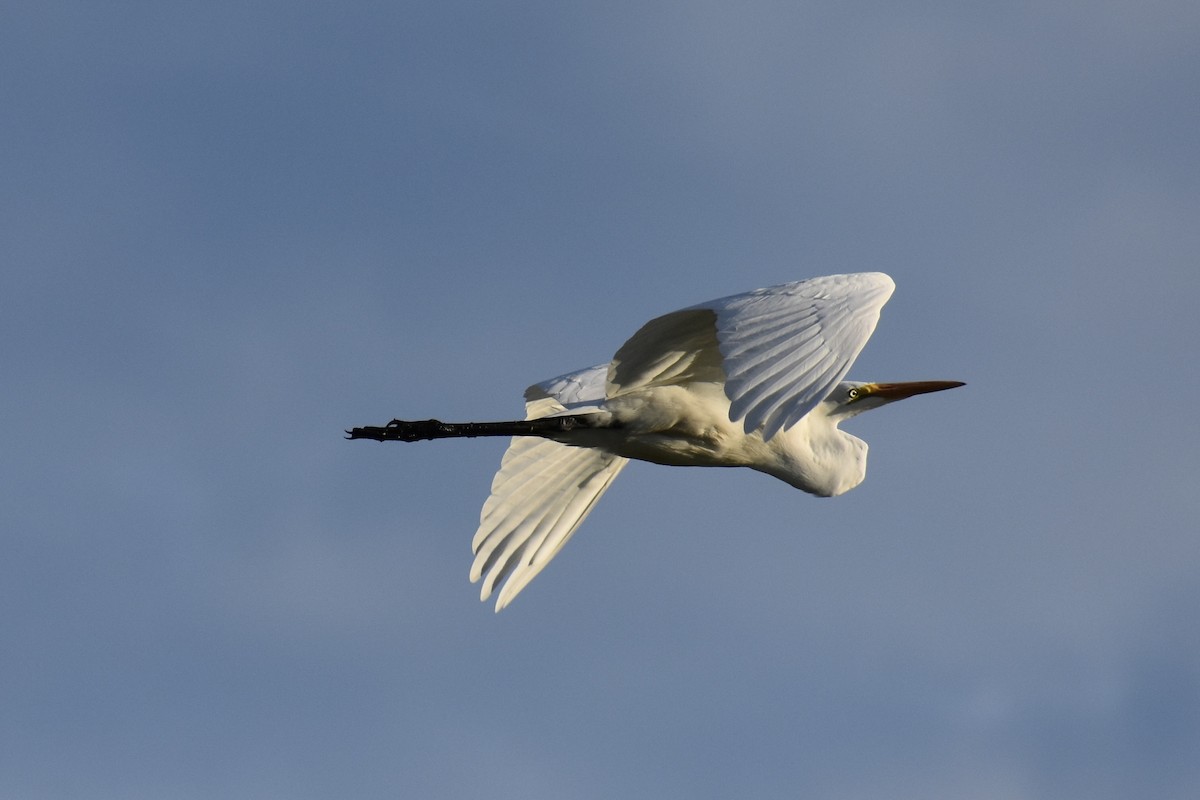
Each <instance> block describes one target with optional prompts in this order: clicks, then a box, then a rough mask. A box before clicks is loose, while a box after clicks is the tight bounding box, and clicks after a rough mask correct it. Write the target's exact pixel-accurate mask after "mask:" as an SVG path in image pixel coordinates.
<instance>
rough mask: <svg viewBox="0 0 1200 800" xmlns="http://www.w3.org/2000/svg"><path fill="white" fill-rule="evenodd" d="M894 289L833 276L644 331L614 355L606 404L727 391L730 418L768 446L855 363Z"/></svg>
mask: <svg viewBox="0 0 1200 800" xmlns="http://www.w3.org/2000/svg"><path fill="white" fill-rule="evenodd" d="M895 288H896V285H895V284H894V283H893V282H892V279H891V278H889V277H888V276H887V275H884V274H883V273H880V272H865V273H858V274H854V275H829V276H826V277H822V278H812V279H810V280H805V281H797V282H795V283H785V284H782V285H780V286H772V287H769V288H766V289H759V290H757V291H753V292H747V293H745V294H738V295H733V296H732V297H724V298H721V299H719V300H713V301H710V302H708V303H701V304H700V305H696V306H692V307H691V308H686V309H683V310H682V311H676V312H674V313H671V314H667V315H665V316H662V317H658V318H657V319H653V320H651V321H650V322H648V323H646V324H645V325H644V326H643V327H642V329H641V330H639V331H638V332H637V333H636V334H634V335H633V337H632V338H630V339H629V341H627V342H626V343H625V344H624V345H623V346H622V347H621V349H620V350H618V351H617V354H616V356H615V357H614V358H613V362H612V364H611V366H610V367H609V372H608V392H609V395H610V396H616V395H618V394H621V393H624V392H627V391H631V390H634V389H640V388H645V387H648V386H656V385H665V384H674V383H685V382H690V381H698V380H699V381H714V382H723V383H724V385H725V395H726V397H728V398H729V402H730V408H729V418H730V419H731V420H732V421H734V422H737V421H738V420H742V421H743V424H744V426H745V429H746V431H747V432H749V431H753V430H756V429H758V428H761V429H762V433H763V438H765V439H769V438H771V437H772V436H774V435H775V434H776V433H777V432H778V431H780V430H783V429H785V428H788V427H790V426H792V425H794V424H795V423H796V422H798V421H799V420H800V418H801V417H803V416H804V415H805V414H807V413H808V412H810V411H812V410H813V409H814V408H815V407H816V406H817V404H818V403H820V402H821V401H822V400H824V399H825V398H826V397H827V396H828V395H829V393H830V392H831V391H832V390H833V387H834V386H836V385H837V383H838V381H840V380H841V379H842V378H843V377H845V375H846V373H847V372H848V371H849V369H850V365H851V364H852V363H854V359H855V358H857V357H858V354H859V353H860V352H861V351H862V349H863V346H864V345H866V343H867V339H869V338H870V337H871V333H872V332H873V331H874V330H875V324H876V323H877V322H878V321H879V311H880V309H881V308H883V305H884V303H886V302H887V301H888V298H889V297H891V295H892V291H893V290H894V289H895Z"/></svg>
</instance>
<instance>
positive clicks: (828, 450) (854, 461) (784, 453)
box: [765, 414, 867, 497]
mask: <svg viewBox="0 0 1200 800" xmlns="http://www.w3.org/2000/svg"><path fill="white" fill-rule="evenodd" d="M810 418H812V419H810ZM776 442H778V443H777V444H776ZM770 444H771V445H773V449H774V450H775V453H776V459H775V464H774V465H773V468H772V469H771V470H769V473H770V474H771V475H774V476H775V477H776V478H779V479H780V480H782V481H784V482H786V483H789V484H791V485H792V486H795V487H796V488H797V489H802V490H803V491H806V492H809V493H810V494H815V495H818V496H820V497H834V496H836V495H839V494H842V493H844V492H848V491H850V490H851V489H853V488H854V487H855V486H858V484H860V483H862V480H863V478H864V477H866V474H867V443H866V442H864V441H863V440H862V439H859V438H857V437H855V436H851V435H850V434H848V433H846V432H845V431H842V430H839V429H838V428H837V426H836V425H834V424H833V423H832V422H831V421H830V420H829V419H828V418H822V417H820V416H816V417H814V414H809V415H808V416H807V417H805V418H804V419H801V420H800V421H799V422H798V423H797V424H796V425H795V426H793V427H791V428H789V429H788V430H786V431H780V432H779V433H778V434H776V435H775V437H774V438H772V440H771V442H770ZM765 471H767V470H765Z"/></svg>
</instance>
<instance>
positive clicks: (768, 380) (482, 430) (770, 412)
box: [350, 273, 962, 611]
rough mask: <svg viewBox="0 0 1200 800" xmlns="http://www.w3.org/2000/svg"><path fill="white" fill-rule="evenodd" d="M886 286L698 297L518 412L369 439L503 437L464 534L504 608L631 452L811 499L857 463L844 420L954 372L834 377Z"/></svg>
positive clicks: (400, 427)
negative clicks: (882, 379) (497, 461)
mask: <svg viewBox="0 0 1200 800" xmlns="http://www.w3.org/2000/svg"><path fill="white" fill-rule="evenodd" d="M894 288H895V285H894V284H893V283H892V280H891V278H889V277H888V276H886V275H883V274H882V273H860V274H855V275H832V276H828V277H824V278H813V279H810V280H807V281H798V282H796V283H789V284H783V285H781V286H775V287H770V288H768V289H759V290H757V291H754V292H747V293H745V294H740V295H734V296H732V297H727V298H722V299H720V300H714V301H711V302H709V303H703V304H700V305H697V306H693V307H691V308H686V309H683V310H681V311H676V312H672V313H670V314H666V315H664V316H661V317H657V318H655V319H653V320H651V321H650V322H648V323H646V324H645V325H644V326H642V328H641V330H639V331H638V332H637V333H635V334H634V335H633V336H632V337H631V338H630V339H629V340H628V341H627V342H626V343H625V344H624V345H623V346H622V347H621V348H620V349H619V350H618V351H617V353H616V355H615V356H614V357H613V359H612V360H611V361H610V362H607V363H604V364H598V365H596V366H594V367H589V368H587V369H583V370H579V371H577V372H572V373H567V374H566V375H561V376H559V377H557V378H553V379H551V380H548V381H544V382H542V383H539V384H535V385H534V386H531V387H529V389H528V390H526V392H525V400H526V418H525V420H524V421H512V422H497V423H442V422H438V421H437V420H427V421H422V422H406V421H402V420H393V421H392V422H391V423H389V424H388V425H387V426H383V427H368V428H355V429H354V430H352V431H351V432H350V436H351V438H370V439H377V440H380V441H387V440H401V441H416V440H419V439H433V438H445V437H454V436H502V435H503V436H513V437H514V438H513V440H512V443H511V444H510V446H509V449H508V451H507V452H506V453H505V455H504V459H503V461H502V462H501V465H500V471H499V472H497V474H496V477H495V479H494V480H493V482H492V493H491V496H490V497H489V498H488V500H487V502H486V503H485V504H484V507H483V511H482V513H481V515H480V526H479V530H478V532H477V533H476V534H475V538H474V540H473V543H472V547H473V549H474V551H475V562H474V565H473V566H472V569H471V579H472V580H473V581H476V580H480V579H482V580H483V585H482V588H481V599H486V598H487V597H488V596H490V594H491V593H492V591H493V589H494V588H495V587H496V585H497V584H498V583H499V582H500V581H501V580H504V579H507V580H506V581H505V583H504V586H503V589H502V590H501V592H500V597H499V598H498V600H497V603H496V610H497V611H499V610H500V609H501V608H503V607H504V606H505V605H507V604H508V603H509V602H510V601H511V600H512V598H513V597H515V596H516V594H517V593H518V592H520V591H521V589H522V588H524V587H525V585H527V584H528V582H529V581H530V580H532V578H533V577H534V576H535V575H537V573H538V572H540V571H541V570H542V568H543V567H545V565H546V564H547V563H548V562H549V561H550V559H551V558H553V556H554V555H555V554H556V553H557V552H558V550H559V549H560V548H561V547H562V546H563V544H565V543H566V541H567V539H569V538H570V536H571V534H572V533H574V531H575V529H576V528H577V527H578V525H579V523H580V522H582V521H583V519H584V517H586V516H587V514H588V512H590V511H591V508H592V506H593V505H594V503H595V502H596V501H597V500H598V499H599V498H600V496H601V495H602V494H603V493H604V492H605V490H607V488H608V486H609V484H611V482H612V480H613V479H614V478H615V477H616V475H617V474H618V473H619V472H620V471H621V469H622V468H623V467H624V466H625V464H626V463H627V462H628V460H629V459H636V460H640V461H650V462H653V463H656V464H665V465H667V466H698V467H749V468H750V469H754V470H758V471H760V472H763V473H766V474H768V475H771V476H774V477H776V478H779V479H780V480H782V481H784V482H786V483H788V484H790V485H792V486H794V487H796V488H797V489H801V490H803V491H805V492H809V493H811V494H815V495H820V496H834V495H838V494H841V493H843V492H846V491H849V490H850V489H853V488H854V487H855V486H857V485H858V484H859V483H861V482H862V480H863V478H864V476H865V475H866V463H867V445H866V443H865V442H863V441H862V440H860V439H858V438H856V437H854V436H851V435H850V434H848V433H846V432H844V431H842V430H840V429H839V427H838V426H839V424H840V423H841V422H842V421H844V420H846V419H849V418H850V417H853V416H855V415H857V414H859V413H861V412H862V411H865V410H868V409H870V408H876V407H878V406H881V405H883V404H885V403H888V402H891V401H893V400H898V399H901V398H903V397H910V396H912V395H914V394H921V393H926V392H934V391H940V390H942V389H949V388H952V387H954V386H961V385H962V384H961V383H959V382H957V381H924V382H915V383H890V384H888V383H863V382H858V381H844V380H843V377H844V376H845V373H846V372H847V370H848V369H849V367H850V365H851V363H852V362H853V361H854V359H855V358H856V357H857V355H858V353H859V351H860V350H861V349H862V347H863V346H864V345H865V344H866V342H867V339H868V338H869V337H870V335H871V333H872V331H873V330H874V328H875V323H876V322H877V321H878V319H879V311H880V309H881V308H882V307H883V304H884V303H885V302H887V299H888V298H889V297H890V296H891V293H892V291H893V289H894Z"/></svg>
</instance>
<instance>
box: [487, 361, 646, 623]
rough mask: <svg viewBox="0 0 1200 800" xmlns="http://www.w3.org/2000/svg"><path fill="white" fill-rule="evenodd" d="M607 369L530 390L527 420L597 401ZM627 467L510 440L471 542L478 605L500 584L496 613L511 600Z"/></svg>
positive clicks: (543, 443) (537, 442) (609, 458)
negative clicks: (480, 582) (478, 584)
mask: <svg viewBox="0 0 1200 800" xmlns="http://www.w3.org/2000/svg"><path fill="white" fill-rule="evenodd" d="M607 371H608V365H607V364H601V365H599V366H596V367H591V368H589V369H586V370H580V371H578V372H573V373H569V374H567V375H562V376H560V377H558V378H553V379H551V380H549V381H545V382H544V383H539V384H537V385H535V386H531V387H529V389H528V390H526V392H525V400H526V402H525V411H526V419H537V418H540V417H547V416H552V415H554V414H559V413H563V412H566V411H568V410H570V409H572V408H578V407H581V406H586V405H588V404H594V403H596V402H597V401H599V400H602V399H603V398H604V376H605V374H606V373H607ZM626 463H628V460H627V459H624V458H621V457H619V456H613V455H609V454H607V453H603V452H601V451H599V450H592V449H589V448H582V447H570V446H568V445H564V444H559V443H558V442H553V441H550V440H549V439H535V438H532V437H514V438H513V440H512V443H511V444H510V445H509V447H508V450H507V451H506V452H505V453H504V458H503V460H502V461H501V462H500V471H499V472H497V473H496V477H495V478H494V479H493V480H492V494H491V496H490V497H488V499H487V502H486V503H484V505H483V511H482V512H481V513H480V515H479V530H478V531H477V532H476V533H475V538H474V539H473V540H472V542H471V549H472V550H473V551H474V553H475V562H474V563H473V564H472V565H471V581H472V583H474V582H475V581H478V580H480V579H481V578H482V579H483V584H482V586H481V587H480V592H479V599H480V600H486V599H488V597H490V596H491V594H492V592H493V591H494V590H495V588H496V586H497V585H498V584H499V583H500V582H501V581H504V586H503V588H502V589H501V590H500V595H499V597H498V598H497V599H496V610H497V611H499V610H500V609H502V608H504V607H505V606H507V605H508V604H509V603H510V602H512V599H513V598H514V597H516V596H517V594H518V593H520V591H521V590H522V589H524V588H525V586H526V585H527V584H528V583H529V582H530V581H531V580H533V579H534V577H535V576H536V575H537V574H538V573H539V572H541V571H542V569H543V568H544V567H545V566H546V565H547V564H548V563H550V560H551V559H552V558H554V556H555V555H556V554H557V553H558V551H559V550H561V549H562V546H563V545H564V544H566V543H567V540H568V539H570V538H571V535H572V534H573V533H574V532H575V529H576V528H578V527H579V523H581V522H583V520H584V518H585V517H587V515H588V513H589V512H590V511H591V510H592V506H594V505H595V503H596V501H597V500H599V499H600V496H601V495H603V494H604V492H605V490H606V489H608V487H609V484H611V483H612V481H613V478H615V477H617V473H618V472H620V471H621V468H622V467H624V466H625V464H626Z"/></svg>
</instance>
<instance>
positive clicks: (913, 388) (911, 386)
mask: <svg viewBox="0 0 1200 800" xmlns="http://www.w3.org/2000/svg"><path fill="white" fill-rule="evenodd" d="M959 386H966V384H965V383H963V382H962V381H909V382H907V383H872V384H868V385H867V386H865V387H863V388H865V389H867V397H878V398H881V399H883V400H886V401H888V402H892V401H893V400H903V399H904V398H906V397H912V396H913V395H917V394H929V393H930V392H941V391H944V390H946V389H955V388H957V387H959Z"/></svg>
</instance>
